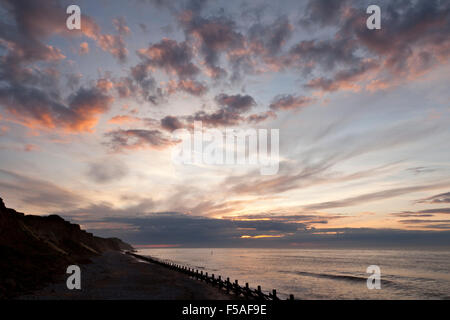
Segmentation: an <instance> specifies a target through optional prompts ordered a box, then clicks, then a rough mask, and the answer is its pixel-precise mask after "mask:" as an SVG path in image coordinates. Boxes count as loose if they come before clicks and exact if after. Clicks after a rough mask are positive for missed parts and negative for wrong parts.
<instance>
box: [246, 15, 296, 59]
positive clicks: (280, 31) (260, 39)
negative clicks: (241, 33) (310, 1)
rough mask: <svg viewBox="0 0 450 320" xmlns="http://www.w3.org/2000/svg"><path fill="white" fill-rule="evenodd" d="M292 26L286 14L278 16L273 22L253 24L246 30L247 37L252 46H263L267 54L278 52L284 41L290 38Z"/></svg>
mask: <svg viewBox="0 0 450 320" xmlns="http://www.w3.org/2000/svg"><path fill="white" fill-rule="evenodd" d="M293 30H294V27H293V26H292V25H291V23H290V22H289V19H288V18H287V17H286V16H281V17H278V18H277V19H276V20H275V21H274V22H273V23H270V24H262V23H260V22H259V23H255V24H253V25H252V26H251V27H250V29H249V32H248V39H249V41H250V42H251V43H252V46H255V45H256V46H258V47H262V48H264V51H265V52H267V55H275V54H277V53H279V52H280V50H281V49H282V48H283V46H284V45H285V44H286V42H287V41H288V40H289V39H290V38H291V36H292V32H293Z"/></svg>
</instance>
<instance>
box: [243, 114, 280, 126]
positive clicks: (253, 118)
mask: <svg viewBox="0 0 450 320" xmlns="http://www.w3.org/2000/svg"><path fill="white" fill-rule="evenodd" d="M276 117H277V115H276V113H275V112H273V111H266V112H261V113H255V114H251V115H249V116H248V117H247V119H246V121H247V122H248V123H255V124H257V123H260V122H263V121H266V120H268V119H276Z"/></svg>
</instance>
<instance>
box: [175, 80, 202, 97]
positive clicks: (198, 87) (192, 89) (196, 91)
mask: <svg viewBox="0 0 450 320" xmlns="http://www.w3.org/2000/svg"><path fill="white" fill-rule="evenodd" d="M178 90H181V91H184V92H187V93H189V94H191V95H193V96H202V95H204V94H205V93H206V92H208V87H207V86H206V85H205V84H204V83H201V82H199V81H195V80H179V81H174V80H171V81H170V82H169V85H168V92H169V93H175V92H177V91H178Z"/></svg>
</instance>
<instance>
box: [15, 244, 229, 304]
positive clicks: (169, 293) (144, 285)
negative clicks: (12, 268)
mask: <svg viewBox="0 0 450 320" xmlns="http://www.w3.org/2000/svg"><path fill="white" fill-rule="evenodd" d="M91 260H92V262H91V263H88V264H82V265H80V268H81V289H80V290H69V289H67V287H66V279H67V277H68V276H69V275H65V274H64V275H62V276H60V277H58V281H57V282H55V283H52V284H49V285H47V286H45V287H44V288H42V289H39V290H37V291H34V292H32V293H30V294H26V295H22V296H19V297H17V298H16V299H17V300H230V299H232V296H231V295H227V294H225V293H223V292H220V291H219V290H218V289H217V288H214V287H212V286H210V285H208V284H206V283H204V282H200V281H196V280H195V279H192V278H190V277H188V276H187V275H185V274H183V273H180V272H178V271H175V270H170V269H168V268H167V267H164V266H161V265H158V264H155V263H151V262H148V261H143V260H142V259H138V258H136V257H132V256H130V255H128V254H126V253H124V252H117V251H107V252H105V253H103V254H102V255H100V256H97V257H94V258H92V259H91Z"/></svg>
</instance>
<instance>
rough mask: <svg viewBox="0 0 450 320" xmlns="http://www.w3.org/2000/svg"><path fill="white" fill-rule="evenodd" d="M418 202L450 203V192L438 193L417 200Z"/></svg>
mask: <svg viewBox="0 0 450 320" xmlns="http://www.w3.org/2000/svg"><path fill="white" fill-rule="evenodd" d="M416 202H417V203H450V192H446V193H441V194H437V195H435V196H432V197H429V198H424V199H420V200H417V201H416Z"/></svg>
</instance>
